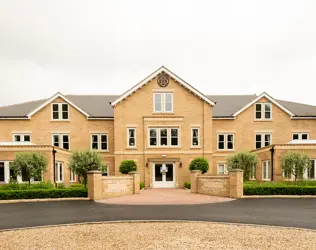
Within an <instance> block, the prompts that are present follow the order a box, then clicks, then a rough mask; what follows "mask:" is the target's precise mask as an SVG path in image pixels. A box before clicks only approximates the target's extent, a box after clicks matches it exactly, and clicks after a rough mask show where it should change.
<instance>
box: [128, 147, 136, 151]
mask: <svg viewBox="0 0 316 250" xmlns="http://www.w3.org/2000/svg"><path fill="white" fill-rule="evenodd" d="M126 149H129V150H135V149H137V147H126Z"/></svg>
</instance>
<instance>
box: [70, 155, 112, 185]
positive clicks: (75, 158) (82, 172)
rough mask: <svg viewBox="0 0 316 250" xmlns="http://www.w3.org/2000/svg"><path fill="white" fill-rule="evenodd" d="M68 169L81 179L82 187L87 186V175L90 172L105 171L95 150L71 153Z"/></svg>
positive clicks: (101, 160) (104, 166)
mask: <svg viewBox="0 0 316 250" xmlns="http://www.w3.org/2000/svg"><path fill="white" fill-rule="evenodd" d="M68 168H69V169H70V170H71V171H74V172H75V173H76V174H77V175H78V176H80V177H82V179H83V183H84V186H85V187H86V186H87V173H88V171H90V170H99V171H102V172H105V171H107V166H106V165H105V164H104V161H103V158H102V156H101V154H100V153H99V152H97V151H95V150H85V151H73V152H72V153H71V156H70V159H69V164H68Z"/></svg>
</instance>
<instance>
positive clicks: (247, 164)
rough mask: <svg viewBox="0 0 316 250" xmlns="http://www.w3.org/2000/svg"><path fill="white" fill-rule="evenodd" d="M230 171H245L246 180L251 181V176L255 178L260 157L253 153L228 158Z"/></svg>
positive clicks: (238, 154) (242, 153) (241, 153)
mask: <svg viewBox="0 0 316 250" xmlns="http://www.w3.org/2000/svg"><path fill="white" fill-rule="evenodd" d="M226 160H227V165H228V168H229V169H233V168H240V169H242V170H244V180H249V177H250V176H251V175H254V176H255V171H256V165H257V163H258V156H257V154H256V153H253V152H239V153H236V154H233V155H229V156H228V157H227V159H226Z"/></svg>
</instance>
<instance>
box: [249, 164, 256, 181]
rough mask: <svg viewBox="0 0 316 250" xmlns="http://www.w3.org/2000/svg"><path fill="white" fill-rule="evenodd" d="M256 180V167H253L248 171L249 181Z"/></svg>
mask: <svg viewBox="0 0 316 250" xmlns="http://www.w3.org/2000/svg"><path fill="white" fill-rule="evenodd" d="M255 179H257V166H256V165H255V166H253V167H252V168H251V169H250V174H249V180H255Z"/></svg>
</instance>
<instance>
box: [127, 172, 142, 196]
mask: <svg viewBox="0 0 316 250" xmlns="http://www.w3.org/2000/svg"><path fill="white" fill-rule="evenodd" d="M128 174H129V175H131V176H133V194H139V193H140V174H139V173H138V172H136V171H132V172H128Z"/></svg>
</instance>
